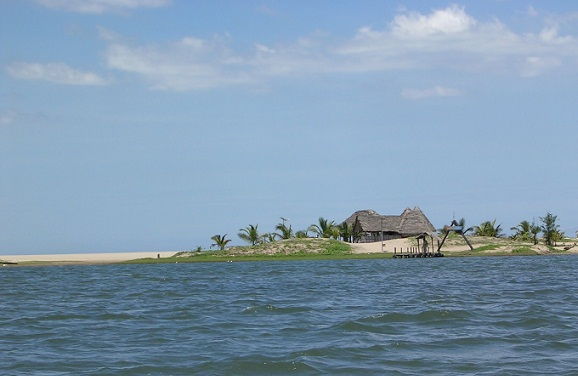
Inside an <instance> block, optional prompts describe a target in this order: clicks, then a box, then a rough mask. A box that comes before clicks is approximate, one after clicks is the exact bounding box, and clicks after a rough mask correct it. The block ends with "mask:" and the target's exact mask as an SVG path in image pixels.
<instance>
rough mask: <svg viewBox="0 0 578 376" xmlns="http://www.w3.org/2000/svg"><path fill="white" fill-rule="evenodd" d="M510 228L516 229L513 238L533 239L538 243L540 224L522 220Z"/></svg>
mask: <svg viewBox="0 0 578 376" xmlns="http://www.w3.org/2000/svg"><path fill="white" fill-rule="evenodd" d="M510 230H514V231H516V232H515V233H514V235H512V239H515V240H522V241H530V240H531V241H533V242H534V245H536V244H538V234H539V233H540V231H541V229H540V226H538V225H537V224H535V223H534V222H532V223H530V222H528V221H522V222H520V223H519V224H518V225H517V226H515V227H512V228H510Z"/></svg>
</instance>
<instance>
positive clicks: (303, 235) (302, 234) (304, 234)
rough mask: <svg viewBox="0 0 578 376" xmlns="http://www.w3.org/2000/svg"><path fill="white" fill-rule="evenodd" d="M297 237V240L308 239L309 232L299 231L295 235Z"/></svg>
mask: <svg viewBox="0 0 578 376" xmlns="http://www.w3.org/2000/svg"><path fill="white" fill-rule="evenodd" d="M295 237H296V238H297V239H304V238H308V237H309V234H308V233H307V230H299V231H297V232H296V233H295Z"/></svg>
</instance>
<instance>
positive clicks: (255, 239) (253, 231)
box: [238, 225, 261, 245]
mask: <svg viewBox="0 0 578 376" xmlns="http://www.w3.org/2000/svg"><path fill="white" fill-rule="evenodd" d="M257 227H259V225H249V226H247V227H245V228H242V229H239V231H240V232H239V234H238V236H239V238H241V239H243V240H244V241H246V242H248V243H251V245H257V244H259V242H260V241H261V236H260V235H259V230H258V229H257Z"/></svg>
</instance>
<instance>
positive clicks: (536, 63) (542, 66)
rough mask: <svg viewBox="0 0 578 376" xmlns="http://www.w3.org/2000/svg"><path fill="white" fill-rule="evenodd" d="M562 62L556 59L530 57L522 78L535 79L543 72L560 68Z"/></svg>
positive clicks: (523, 68)
mask: <svg viewBox="0 0 578 376" xmlns="http://www.w3.org/2000/svg"><path fill="white" fill-rule="evenodd" d="M560 64H561V63H560V60H558V59H556V58H554V57H538V56H529V57H527V58H526V63H525V65H524V66H523V67H522V72H521V74H522V76H524V77H535V76H538V75H540V74H542V73H543V72H545V71H547V70H550V69H553V68H556V67H558V66H560Z"/></svg>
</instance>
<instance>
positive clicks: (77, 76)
mask: <svg viewBox="0 0 578 376" xmlns="http://www.w3.org/2000/svg"><path fill="white" fill-rule="evenodd" d="M6 70H7V72H8V73H9V74H10V75H11V76H12V77H14V78H20V79H24V80H42V81H48V82H52V83H56V84H63V85H105V84H106V83H107V82H106V80H104V79H103V78H101V77H100V76H98V75H97V74H95V73H91V72H82V71H78V70H75V69H73V68H71V67H70V66H68V65H66V64H64V63H48V64H40V63H13V64H11V65H9V66H8V67H7V68H6Z"/></svg>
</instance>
